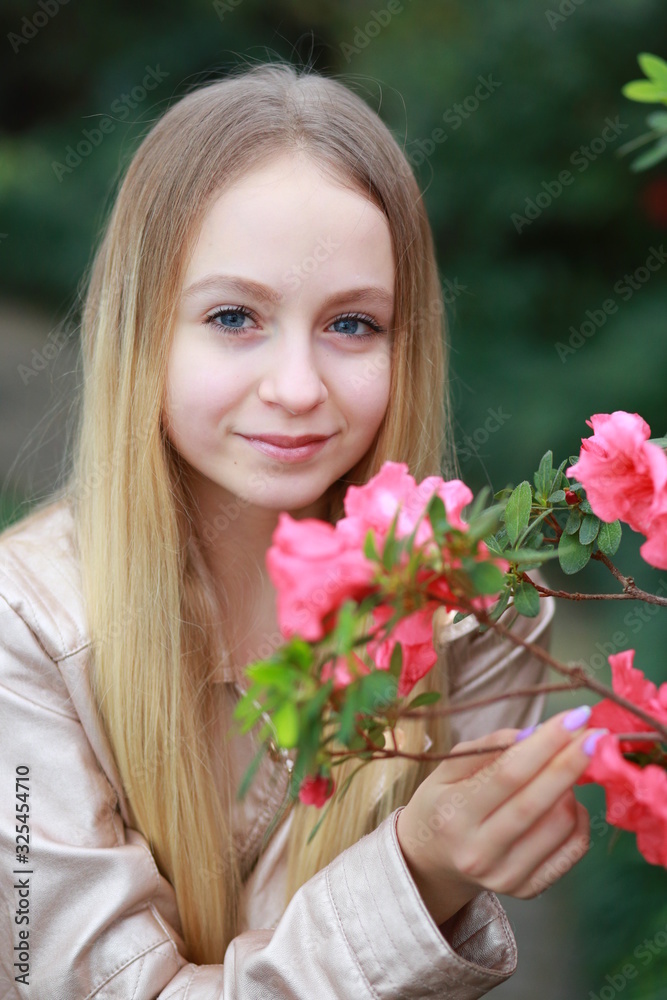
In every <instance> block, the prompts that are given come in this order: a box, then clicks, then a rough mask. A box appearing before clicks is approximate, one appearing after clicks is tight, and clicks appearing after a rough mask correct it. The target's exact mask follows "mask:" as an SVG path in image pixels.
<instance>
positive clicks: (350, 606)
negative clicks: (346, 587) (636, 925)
mask: <svg viewBox="0 0 667 1000" xmlns="http://www.w3.org/2000/svg"><path fill="white" fill-rule="evenodd" d="M355 610H356V605H355V603H354V601H349V600H348V601H344V602H343V604H342V605H341V607H340V609H339V611H338V621H337V623H336V628H335V630H334V640H335V642H336V645H337V648H338V650H339V651H340V653H341V654H343V655H344V654H345V653H348V652H349V651H350V649H351V648H352V645H353V643H354V638H355V632H356V629H357V617H356V614H355Z"/></svg>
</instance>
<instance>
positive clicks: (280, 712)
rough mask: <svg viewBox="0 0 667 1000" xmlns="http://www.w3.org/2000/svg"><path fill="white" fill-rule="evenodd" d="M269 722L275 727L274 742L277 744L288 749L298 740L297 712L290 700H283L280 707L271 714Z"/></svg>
mask: <svg viewBox="0 0 667 1000" xmlns="http://www.w3.org/2000/svg"><path fill="white" fill-rule="evenodd" d="M271 722H272V723H273V725H274V726H275V727H276V742H277V743H278V745H279V746H281V747H285V748H286V749H288V750H289V749H290V747H295V746H296V745H297V743H298V742H299V712H298V710H297V707H296V705H295V704H294V702H292V701H284V702H283V703H282V705H281V706H280V708H277V709H276V711H275V712H274V713H273V715H272V716H271Z"/></svg>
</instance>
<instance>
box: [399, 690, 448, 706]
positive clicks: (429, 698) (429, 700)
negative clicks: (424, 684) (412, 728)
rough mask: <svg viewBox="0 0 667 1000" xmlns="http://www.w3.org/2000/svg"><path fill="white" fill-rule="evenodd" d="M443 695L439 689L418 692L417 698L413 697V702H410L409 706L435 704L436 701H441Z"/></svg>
mask: <svg viewBox="0 0 667 1000" xmlns="http://www.w3.org/2000/svg"><path fill="white" fill-rule="evenodd" d="M440 698H441V695H440V692H439V691H422V693H421V694H418V695H417V697H416V698H413V699H412V701H411V702H409V703H408V706H407V707H408V708H409V709H412V708H421V707H422V705H434V704H435V703H436V701H440Z"/></svg>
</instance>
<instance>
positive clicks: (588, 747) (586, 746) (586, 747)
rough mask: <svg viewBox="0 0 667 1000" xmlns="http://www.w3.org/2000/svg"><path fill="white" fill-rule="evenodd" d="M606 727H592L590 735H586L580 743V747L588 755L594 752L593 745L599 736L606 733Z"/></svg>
mask: <svg viewBox="0 0 667 1000" xmlns="http://www.w3.org/2000/svg"><path fill="white" fill-rule="evenodd" d="M608 732H609V730H608V729H594V730H593V732H592V733H591V734H590V736H587V737H586V739H585V740H584V742H583V743H582V744H581V749H582V750H583V751H584V753H585V754H587V755H588V756H589V757H592V756H593V754H594V753H595V747H596V746H597V742H598V740H599V739H600V737H601V736H606V735H607V734H608Z"/></svg>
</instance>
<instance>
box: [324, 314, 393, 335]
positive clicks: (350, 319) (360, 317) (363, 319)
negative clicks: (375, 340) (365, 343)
mask: <svg viewBox="0 0 667 1000" xmlns="http://www.w3.org/2000/svg"><path fill="white" fill-rule="evenodd" d="M336 323H346V324H347V325H348V326H358V325H359V323H364V324H365V325H366V326H370V328H371V330H372V333H355V332H352V331H351V330H349V329H348V330H336V331H335V332H336V333H340V334H342V335H343V336H344V337H350V338H352V339H353V340H370V339H371V337H376V336H377V335H378V334H379V333H384V332H385V330H384V328H383V327H381V326H380V325H379V323H376V322H375V320H374V319H373V317H372V316H366V315H365V314H364V313H345V314H344V315H343V316H339V317H338V318H337V319H335V320H334V321H333V323H332V324H331V325H332V326H335V324H336Z"/></svg>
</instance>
